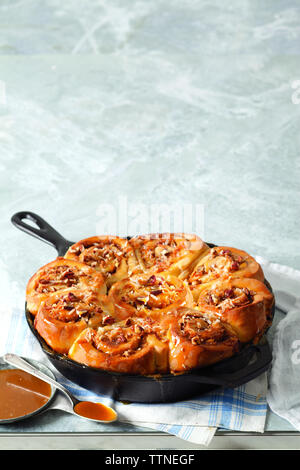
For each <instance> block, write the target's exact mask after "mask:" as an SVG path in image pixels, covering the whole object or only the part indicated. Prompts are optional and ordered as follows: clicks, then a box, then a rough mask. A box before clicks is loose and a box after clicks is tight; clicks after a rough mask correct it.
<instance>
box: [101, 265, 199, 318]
mask: <svg viewBox="0 0 300 470" xmlns="http://www.w3.org/2000/svg"><path fill="white" fill-rule="evenodd" d="M108 299H109V302H110V304H111V308H112V311H113V312H114V316H115V317H116V318H119V319H120V320H121V319H125V318H128V317H131V316H139V317H152V318H155V319H159V318H161V317H162V316H164V315H165V314H167V313H168V312H170V311H172V310H174V309H177V308H179V307H182V306H191V305H192V302H193V297H192V294H191V292H190V290H189V288H188V286H187V285H186V283H185V282H183V281H181V280H180V279H178V278H177V277H175V276H172V275H171V274H168V273H156V274H149V273H148V274H136V275H134V276H131V277H130V278H127V279H123V280H122V281H120V282H118V283H116V284H114V285H113V286H112V288H111V290H110V292H109V295H108Z"/></svg>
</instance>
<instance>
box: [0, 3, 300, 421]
mask: <svg viewBox="0 0 300 470" xmlns="http://www.w3.org/2000/svg"><path fill="white" fill-rule="evenodd" d="M299 20H300V4H299V2H298V1H297V0H294V1H292V0H266V1H264V2H261V1H259V0H228V1H226V2H224V1H222V0H219V1H218V0H209V1H208V0H207V1H205V0H202V1H201V0H185V1H184V2H183V1H179V0H172V2H170V1H167V0H153V1H149V0H131V1H129V0H105V1H96V2H91V1H87V0H86V1H84V0H83V1H77V2H76V1H73V0H65V1H64V2H61V0H40V1H37V0H1V2H0V194H1V206H0V216H1V217H0V220H1V242H2V249H1V251H0V268H1V269H0V276H1V282H0V286H1V289H2V292H1V298H2V304H1V309H0V315H1V321H2V325H4V326H2V332H1V335H2V337H3V336H4V335H5V331H6V330H5V328H6V327H7V325H6V323H5V322H6V318H7V317H6V314H7V311H8V310H11V309H14V310H15V311H20V312H22V309H23V302H24V289H25V286H26V283H27V280H28V278H29V276H30V275H31V274H32V273H33V272H34V271H35V270H36V269H37V268H38V267H40V266H41V265H43V264H44V263H46V262H48V261H49V260H51V259H53V258H54V257H55V256H56V253H55V251H54V250H53V249H52V248H51V247H49V246H48V245H45V244H43V243H41V242H38V241H36V240H33V239H32V238H31V237H29V236H26V235H25V234H23V233H21V232H19V231H18V230H16V229H15V228H14V227H13V226H12V224H11V222H10V217H11V216H12V215H13V214H14V213H15V212H17V211H20V210H31V211H33V212H36V213H38V214H40V215H41V216H43V217H44V218H45V219H46V220H48V221H49V222H50V223H51V224H52V225H54V227H55V228H56V229H57V230H58V231H60V232H61V233H62V234H63V235H65V236H66V238H69V239H71V240H78V239H79V238H82V237H85V236H89V235H93V234H94V233H96V231H99V230H101V223H102V222H101V217H100V215H99V206H101V204H111V205H112V207H117V206H118V198H119V197H120V196H122V197H124V198H127V201H128V203H129V204H131V205H132V206H133V207H134V206H135V205H136V204H138V203H143V204H145V205H146V207H148V206H149V205H150V204H152V203H154V202H156V203H166V204H169V205H170V204H172V203H177V204H184V203H186V204H193V205H196V204H199V205H201V206H202V207H203V210H204V219H203V227H202V228H203V230H202V232H203V233H201V235H203V236H204V238H205V240H207V241H211V242H215V243H217V244H227V245H234V246H237V247H240V248H243V249H246V250H247V251H249V252H250V253H252V254H259V255H261V256H264V257H265V258H267V259H270V260H272V261H275V262H278V263H283V264H287V265H289V266H292V267H294V268H300V237H299V235H300V233H299V232H300V157H299V152H300V150H299V148H300V147H299V144H300V132H299V124H300V121H299V118H300V104H295V103H293V101H292V96H293V94H294V93H295V89H293V88H292V85H293V84H294V83H295V81H296V80H300V54H299V44H300V27H299V24H300V22H299ZM298 96H299V95H298ZM143 223H144V224H145V225H144V227H143V226H142V227H141V228H142V229H143V228H144V229H145V231H147V229H148V226H147V223H146V220H144V221H143ZM0 343H1V342H0ZM41 419H42V420H43V419H44V418H41ZM65 419H66V418H65ZM26 426H27V425H25V427H26Z"/></svg>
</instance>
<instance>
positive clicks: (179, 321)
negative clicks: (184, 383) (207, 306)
mask: <svg viewBox="0 0 300 470" xmlns="http://www.w3.org/2000/svg"><path fill="white" fill-rule="evenodd" d="M174 320H175V321H172V322H171V324H170V328H169V331H168V339H169V350H170V352H169V364H170V369H171V371H172V372H173V373H178V372H185V371H187V370H189V369H193V368H195V367H203V366H208V365H210V364H214V363H216V362H218V361H221V360H223V359H226V358H228V357H231V356H232V355H233V354H235V353H236V352H237V351H238V350H239V340H238V337H237V336H236V335H235V333H234V331H233V330H232V329H231V327H230V326H229V325H228V324H226V323H223V322H222V321H221V320H220V319H219V318H218V317H217V316H211V317H210V318H208V317H206V316H205V315H204V314H203V313H201V312H200V311H198V310H193V309H186V308H184V309H180V310H179V311H178V312H177V314H176V316H174Z"/></svg>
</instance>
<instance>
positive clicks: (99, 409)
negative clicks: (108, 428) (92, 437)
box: [74, 401, 117, 421]
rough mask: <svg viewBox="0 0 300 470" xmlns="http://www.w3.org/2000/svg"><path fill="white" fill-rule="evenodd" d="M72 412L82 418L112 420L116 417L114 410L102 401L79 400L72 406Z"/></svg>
mask: <svg viewBox="0 0 300 470" xmlns="http://www.w3.org/2000/svg"><path fill="white" fill-rule="evenodd" d="M74 412H75V413H76V414H77V415H79V416H82V417H83V418H89V419H96V420H101V421H114V420H115V419H116V417H117V414H116V412H115V411H114V410H113V409H112V408H109V407H108V406H105V405H102V403H93V402H91V401H80V402H79V403H77V404H76V405H75V406H74Z"/></svg>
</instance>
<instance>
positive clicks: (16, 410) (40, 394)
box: [0, 369, 51, 419]
mask: <svg viewBox="0 0 300 470" xmlns="http://www.w3.org/2000/svg"><path fill="white" fill-rule="evenodd" d="M50 396H51V387H50V385H49V384H47V383H46V382H44V381H43V380H40V379H38V378H37V377H34V376H33V375H31V374H28V373H27V372H24V371H22V370H20V369H3V370H0V419H13V418H18V417H21V416H25V415H28V414H30V413H32V412H34V411H36V410H38V409H39V408H41V407H42V406H43V405H45V404H46V403H47V401H48V400H49V398H50Z"/></svg>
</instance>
